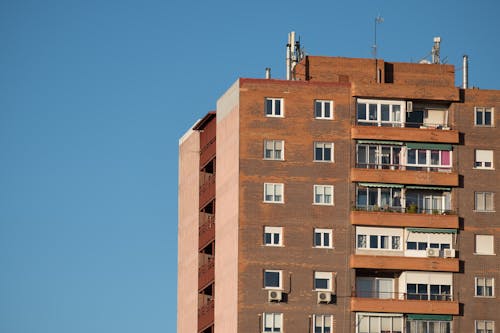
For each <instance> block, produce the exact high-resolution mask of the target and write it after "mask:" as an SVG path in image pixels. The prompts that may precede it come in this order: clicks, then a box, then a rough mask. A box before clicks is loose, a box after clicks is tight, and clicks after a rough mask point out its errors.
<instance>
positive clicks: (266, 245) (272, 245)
mask: <svg viewBox="0 0 500 333" xmlns="http://www.w3.org/2000/svg"><path fill="white" fill-rule="evenodd" d="M262 246H263V247H285V245H274V244H262Z"/></svg>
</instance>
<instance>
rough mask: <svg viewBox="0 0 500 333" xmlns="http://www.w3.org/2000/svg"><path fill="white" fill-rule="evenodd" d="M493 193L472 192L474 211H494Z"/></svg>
mask: <svg viewBox="0 0 500 333" xmlns="http://www.w3.org/2000/svg"><path fill="white" fill-rule="evenodd" d="M494 202H495V201H494V193H493V192H475V193H474V211H476V212H494V211H495V204H494Z"/></svg>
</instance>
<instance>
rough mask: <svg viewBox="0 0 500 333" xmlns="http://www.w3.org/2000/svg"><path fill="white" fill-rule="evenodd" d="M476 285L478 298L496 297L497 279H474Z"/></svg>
mask: <svg viewBox="0 0 500 333" xmlns="http://www.w3.org/2000/svg"><path fill="white" fill-rule="evenodd" d="M474 280H475V284H476V294H475V295H476V296H480V297H493V296H495V279H494V278H487V277H476V278H474Z"/></svg>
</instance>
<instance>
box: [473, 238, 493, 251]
mask: <svg viewBox="0 0 500 333" xmlns="http://www.w3.org/2000/svg"><path fill="white" fill-rule="evenodd" d="M475 239H476V252H475V254H495V251H494V248H493V240H494V238H493V235H476V238H475Z"/></svg>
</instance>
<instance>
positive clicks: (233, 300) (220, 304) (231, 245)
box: [214, 82, 239, 333]
mask: <svg viewBox="0 0 500 333" xmlns="http://www.w3.org/2000/svg"><path fill="white" fill-rule="evenodd" d="M238 90H239V83H238V82H236V83H235V84H234V85H233V86H232V87H231V88H230V89H229V90H228V91H227V92H226V93H225V94H224V95H223V96H222V97H221V98H220V99H219V100H218V101H217V180H216V188H215V197H216V198H217V199H216V208H215V237H216V243H215V295H214V299H215V315H214V317H215V320H214V327H215V331H216V332H224V333H237V332H238V215H239V211H238V201H239V198H238V190H239V106H238V104H239V92H238Z"/></svg>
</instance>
